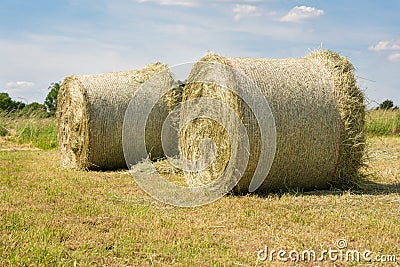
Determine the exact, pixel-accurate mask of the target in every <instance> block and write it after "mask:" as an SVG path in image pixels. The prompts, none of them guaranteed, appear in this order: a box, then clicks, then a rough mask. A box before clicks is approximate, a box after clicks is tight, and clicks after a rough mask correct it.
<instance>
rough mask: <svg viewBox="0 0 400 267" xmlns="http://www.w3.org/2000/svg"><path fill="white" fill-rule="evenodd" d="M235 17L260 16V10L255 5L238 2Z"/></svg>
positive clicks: (234, 11)
mask: <svg viewBox="0 0 400 267" xmlns="http://www.w3.org/2000/svg"><path fill="white" fill-rule="evenodd" d="M233 13H234V19H235V20H241V19H242V18H245V17H254V16H260V15H261V14H260V12H258V8H257V7H256V6H253V5H240V4H236V5H235V7H234V8H233Z"/></svg>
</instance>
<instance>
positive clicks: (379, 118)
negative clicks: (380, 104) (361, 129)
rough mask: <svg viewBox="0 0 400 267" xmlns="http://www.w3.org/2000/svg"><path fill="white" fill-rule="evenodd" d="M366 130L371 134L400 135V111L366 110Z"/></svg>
mask: <svg viewBox="0 0 400 267" xmlns="http://www.w3.org/2000/svg"><path fill="white" fill-rule="evenodd" d="M366 131H367V133H368V134H371V135H379V136H389V135H397V136H400V111H399V110H371V111H369V112H367V124H366Z"/></svg>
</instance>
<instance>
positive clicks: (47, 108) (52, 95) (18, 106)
mask: <svg viewBox="0 0 400 267" xmlns="http://www.w3.org/2000/svg"><path fill="white" fill-rule="evenodd" d="M48 90H49V93H48V94H47V96H46V98H45V100H44V103H43V104H41V103H38V102H32V103H29V104H25V103H23V102H21V101H17V100H13V99H12V98H11V97H10V96H9V94H8V93H0V113H7V114H15V115H27V116H30V115H35V116H39V117H51V116H55V114H56V110H57V95H58V91H59V90H60V82H56V83H52V84H50V86H49V88H48Z"/></svg>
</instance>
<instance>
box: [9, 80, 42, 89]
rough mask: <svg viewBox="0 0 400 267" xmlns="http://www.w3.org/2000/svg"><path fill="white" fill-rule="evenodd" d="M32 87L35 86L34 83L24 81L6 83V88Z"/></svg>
mask: <svg viewBox="0 0 400 267" xmlns="http://www.w3.org/2000/svg"><path fill="white" fill-rule="evenodd" d="M33 86H35V83H33V82H26V81H17V82H8V83H6V87H8V88H27V87H33Z"/></svg>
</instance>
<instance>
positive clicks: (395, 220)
mask: <svg viewBox="0 0 400 267" xmlns="http://www.w3.org/2000/svg"><path fill="white" fill-rule="evenodd" d="M368 147H369V152H368V155H369V160H368V162H369V166H370V167H369V168H368V169H366V170H365V172H366V173H368V174H369V176H368V181H366V182H365V183H364V184H363V185H362V188H360V189H358V190H353V191H340V190H330V191H315V192H296V191H292V192H285V193H281V194H269V195H265V196H259V195H248V196H226V197H224V198H222V199H221V200H219V201H217V202H214V203H212V204H210V205H206V206H203V207H199V208H177V207H172V206H168V205H164V204H161V203H159V202H156V201H155V200H153V199H152V198H151V197H149V196H148V195H146V193H144V192H143V191H142V190H141V189H140V188H139V187H138V186H137V185H136V184H135V182H134V180H133V179H132V177H131V176H130V175H129V174H128V173H127V172H126V171H117V172H83V171H72V170H66V169H62V168H61V167H60V161H59V155H58V152H57V150H47V151H46V150H37V149H36V150H34V149H31V147H29V146H26V145H23V146H21V145H18V144H16V143H14V142H12V141H10V140H9V139H7V137H2V138H1V141H0V211H1V217H0V266H335V265H336V266H368V265H370V266H400V138H399V137H370V138H369V139H368ZM340 239H344V240H346V241H347V247H346V248H344V249H343V250H342V251H344V252H346V251H347V250H359V251H361V252H363V251H365V250H370V251H371V252H372V255H371V256H370V258H372V259H373V262H370V263H368V262H365V261H363V260H360V262H357V261H341V260H336V261H333V260H329V259H328V256H327V255H325V260H323V261H312V260H311V261H310V260H303V261H302V260H301V259H300V261H299V262H290V260H288V261H287V262H281V261H280V260H279V259H278V256H277V254H276V253H275V254H272V256H273V257H272V259H267V260H265V261H260V260H258V259H257V252H258V251H260V250H262V249H265V246H268V249H269V252H271V250H285V251H286V252H287V253H289V252H290V251H291V250H294V251H297V252H299V253H301V252H302V251H304V250H314V251H316V252H317V253H320V252H321V253H322V251H323V250H328V249H329V248H331V249H337V244H336V243H337V241H338V240H340ZM293 253H295V252H292V254H291V255H292V257H294V256H295V255H296V254H293ZM260 255H261V256H264V254H260ZM283 256H285V255H283ZM318 256H319V255H318ZM377 256H378V257H380V260H381V261H382V260H386V261H391V262H385V263H379V262H378V261H377V260H378V258H377ZM394 256H395V257H396V258H395V257H394ZM286 257H288V255H287V254H286ZM283 258H284V257H283ZM300 258H301V257H300ZM333 258H334V257H333ZM394 261H397V263H396V262H394Z"/></svg>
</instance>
